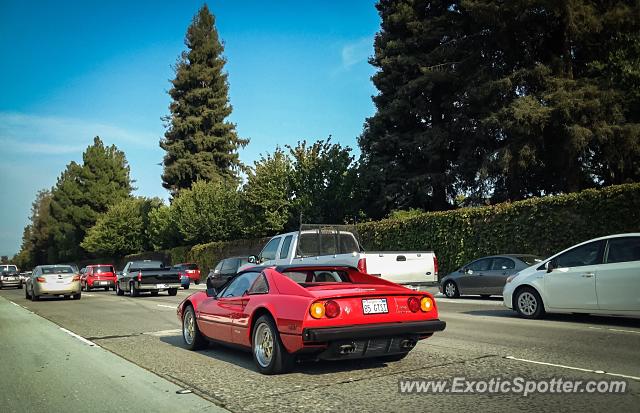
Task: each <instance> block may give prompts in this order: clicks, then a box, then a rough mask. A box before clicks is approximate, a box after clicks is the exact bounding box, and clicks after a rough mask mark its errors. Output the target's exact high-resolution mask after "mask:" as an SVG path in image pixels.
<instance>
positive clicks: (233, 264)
mask: <svg viewBox="0 0 640 413" xmlns="http://www.w3.org/2000/svg"><path fill="white" fill-rule="evenodd" d="M237 270H238V260H237V259H236V258H228V259H226V260H224V261H222V268H220V272H221V273H222V274H233V273H235V272H236V271H237Z"/></svg>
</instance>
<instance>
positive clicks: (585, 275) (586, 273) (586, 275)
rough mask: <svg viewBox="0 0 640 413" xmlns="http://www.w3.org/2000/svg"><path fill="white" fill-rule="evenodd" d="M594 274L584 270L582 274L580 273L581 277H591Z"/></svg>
mask: <svg viewBox="0 0 640 413" xmlns="http://www.w3.org/2000/svg"><path fill="white" fill-rule="evenodd" d="M594 275H595V274H594V273H592V272H585V273H584V274H582V278H591V277H593V276H594Z"/></svg>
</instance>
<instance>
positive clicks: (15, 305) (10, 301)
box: [9, 301, 22, 307]
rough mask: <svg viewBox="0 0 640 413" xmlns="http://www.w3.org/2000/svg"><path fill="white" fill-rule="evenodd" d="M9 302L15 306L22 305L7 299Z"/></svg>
mask: <svg viewBox="0 0 640 413" xmlns="http://www.w3.org/2000/svg"><path fill="white" fill-rule="evenodd" d="M9 302H10V303H11V304H13V305H15V306H16V307H22V306H21V305H20V304H16V303H14V302H13V301H9Z"/></svg>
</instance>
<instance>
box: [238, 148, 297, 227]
mask: <svg viewBox="0 0 640 413" xmlns="http://www.w3.org/2000/svg"><path fill="white" fill-rule="evenodd" d="M292 178H293V164H292V161H291V158H289V157H288V156H287V154H286V153H285V152H284V151H283V150H282V149H280V148H276V150H275V151H274V153H273V154H272V155H271V154H267V155H266V156H262V157H261V158H260V160H258V161H256V162H254V166H253V168H250V169H249V170H248V172H247V182H246V183H245V185H244V188H243V191H242V205H243V209H244V211H245V213H244V216H245V220H246V223H245V231H246V235H247V236H254V237H255V236H265V235H271V234H274V233H277V232H280V231H282V230H283V229H284V226H285V225H286V224H287V222H288V221H289V220H290V214H291V207H292V202H293V200H292V187H291V185H292Z"/></svg>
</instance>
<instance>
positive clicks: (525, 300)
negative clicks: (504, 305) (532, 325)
mask: <svg viewBox="0 0 640 413" xmlns="http://www.w3.org/2000/svg"><path fill="white" fill-rule="evenodd" d="M514 308H515V309H516V311H517V312H518V314H520V316H521V317H524V318H530V319H533V318H540V317H542V316H543V315H544V304H543V303H542V298H541V297H540V294H538V292H537V291H536V290H534V289H533V288H531V287H524V288H522V289H520V290H518V293H517V294H516V298H515V302H514Z"/></svg>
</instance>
